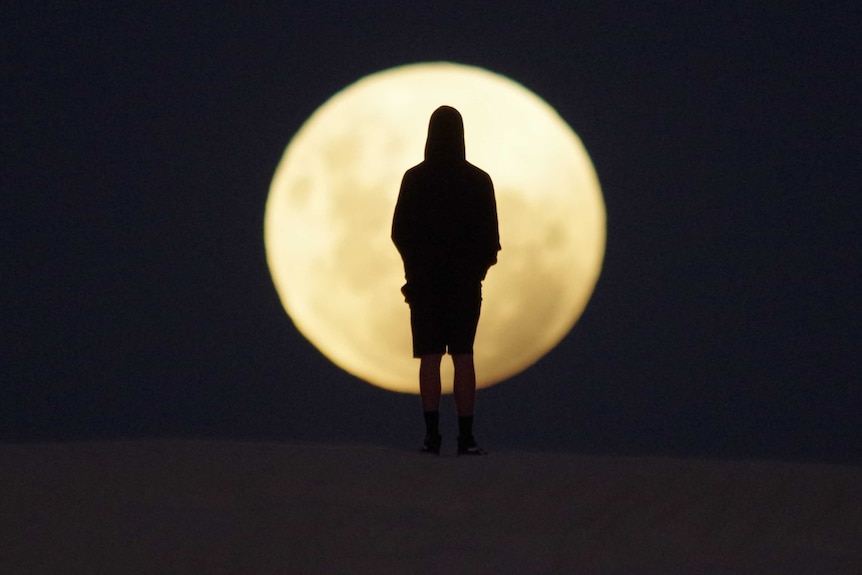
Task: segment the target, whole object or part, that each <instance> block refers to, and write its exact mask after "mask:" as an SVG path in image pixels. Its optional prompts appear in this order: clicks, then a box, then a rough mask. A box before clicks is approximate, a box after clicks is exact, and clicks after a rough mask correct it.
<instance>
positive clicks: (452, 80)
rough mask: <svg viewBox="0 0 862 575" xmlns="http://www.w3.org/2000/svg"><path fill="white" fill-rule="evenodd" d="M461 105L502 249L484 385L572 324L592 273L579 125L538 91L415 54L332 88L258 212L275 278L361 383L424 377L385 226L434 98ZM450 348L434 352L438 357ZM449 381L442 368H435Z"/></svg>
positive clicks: (487, 301) (488, 289)
mask: <svg viewBox="0 0 862 575" xmlns="http://www.w3.org/2000/svg"><path fill="white" fill-rule="evenodd" d="M442 104H447V105H450V106H454V107H455V108H457V109H458V110H459V111H460V112H461V115H462V116H463V118H464V130H465V139H466V145H467V160H468V161H469V162H471V163H473V164H475V165H477V166H479V167H480V168H482V169H483V170H485V171H486V172H488V173H489V174H490V175H491V179H492V180H493V181H494V186H495V190H496V195H497V211H498V216H499V221H500V243H501V244H502V246H503V249H502V251H501V252H500V253H499V263H498V264H497V265H496V266H494V267H492V268H491V269H490V271H489V272H488V276H487V278H486V280H485V283H484V290H483V295H484V301H483V307H482V316H481V318H480V320H479V329H478V333H477V335H476V344H475V360H476V372H477V378H478V386H479V387H487V386H489V385H492V384H494V383H496V382H499V381H501V380H503V379H505V378H507V377H510V376H512V375H514V374H516V373H518V372H520V371H522V370H524V369H526V368H527V367H529V366H530V365H532V364H533V363H534V362H536V361H537V360H539V359H540V358H541V357H542V356H543V355H545V354H546V353H547V352H548V351H550V350H551V349H552V348H553V347H554V346H555V345H556V344H557V343H559V341H560V340H561V339H562V338H563V337H564V336H565V335H566V334H567V333H568V332H569V330H570V329H571V328H572V326H573V325H574V323H575V322H576V321H577V319H578V317H580V315H581V313H582V312H583V310H584V307H585V306H586V304H587V301H588V300H589V298H590V295H591V294H592V291H593V288H594V287H595V283H596V280H597V279H598V276H599V271H600V269H601V264H602V258H603V256H604V247H605V208H604V202H603V199H602V194H601V190H600V188H599V183H598V179H597V177H596V174H595V171H594V169H593V165H592V163H591V162H590V159H589V156H588V155H587V153H586V151H585V149H584V147H583V145H582V144H581V141H580V139H578V137H577V136H576V135H575V134H574V132H572V130H571V128H569V126H568V125H567V124H566V122H565V121H564V120H563V119H562V118H560V116H559V115H558V114H557V113H556V112H555V111H554V110H553V108H551V107H550V106H549V105H548V104H547V103H545V102H544V101H543V100H542V99H540V98H539V97H538V96H536V95H535V94H533V93H532V92H530V91H529V90H527V89H526V88H524V87H523V86H521V85H520V84H517V83H515V82H513V81H512V80H509V79H508V78H505V77H503V76H500V75H497V74H494V73H491V72H488V71H487V70H483V69H481V68H475V67H469V66H463V65H457V64H449V63H433V64H415V65H409V66H402V67H398V68H392V69H389V70H385V71H383V72H379V73H376V74H372V75H370V76H367V77H365V78H363V79H361V80H359V81H358V82H356V83H354V84H352V85H350V86H348V87H347V88H345V89H344V90H342V91H341V92H339V93H337V94H336V95H335V96H333V97H332V98H330V99H329V100H328V101H327V102H326V103H324V104H323V105H322V106H321V107H320V108H318V109H317V110H316V111H315V112H314V113H313V114H312V115H311V117H309V118H308V120H307V121H306V122H305V124H304V125H303V126H302V128H301V129H300V130H299V132H297V134H296V135H295V137H294V138H293V139H292V140H291V142H290V145H289V146H288V148H287V150H286V151H285V153H284V156H283V158H282V159H281V162H280V163H279V165H278V168H277V169H276V172H275V177H274V178H273V181H272V186H271V188H270V192H269V198H268V201H267V205H266V214H265V221H264V241H265V244H266V255H267V261H268V263H269V268H270V271H271V273H272V278H273V282H274V284H275V287H276V290H277V291H278V294H279V296H280V298H281V301H282V304H283V305H284V307H285V309H286V310H287V313H288V314H289V315H290V317H291V318H292V319H293V321H294V323H295V325H296V327H297V328H298V329H299V331H300V332H302V334H303V335H304V336H305V337H307V338H308V339H309V340H310V341H311V343H313V344H314V345H315V347H317V348H318V349H319V350H320V351H321V352H322V353H323V354H324V355H326V356H327V357H328V358H329V359H331V360H332V361H333V362H334V363H335V364H337V365H338V366H340V367H341V368H343V369H345V370H346V371H348V372H350V373H352V374H354V375H356V376H357V377H359V378H361V379H363V380H365V381H368V382H369V383H372V384H375V385H378V386H380V387H383V388H386V389H390V390H393V391H400V392H410V393H418V391H419V385H418V375H417V374H418V364H419V362H418V360H416V359H413V357H412V352H411V338H410V321H409V309H408V307H407V304H405V303H404V299H403V297H402V295H401V293H400V291H399V288H400V287H401V285H402V284H403V283H404V270H403V268H402V264H401V259H400V257H399V255H398V252H397V250H396V249H395V246H394V245H393V244H392V242H391V240H390V238H389V233H390V226H391V222H392V213H393V210H394V208H395V200H396V199H397V196H398V188H399V185H400V183H401V177H402V175H403V174H404V171H405V170H407V169H408V168H410V167H412V166H414V165H415V164H417V163H419V162H421V161H422V159H423V151H424V145H425V136H426V133H427V127H428V119H429V117H430V116H431V112H433V111H434V109H436V108H437V107H438V106H440V105H442ZM446 366H449V362H447V361H444V367H446ZM443 389H444V391H445V392H447V393H448V392H451V389H452V380H451V370H450V371H449V372H448V373H447V372H446V371H444V373H443Z"/></svg>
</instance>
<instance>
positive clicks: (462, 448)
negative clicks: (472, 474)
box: [458, 436, 488, 455]
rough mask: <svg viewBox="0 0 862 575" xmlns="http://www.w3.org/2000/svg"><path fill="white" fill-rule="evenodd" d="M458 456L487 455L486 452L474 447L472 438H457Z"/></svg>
mask: <svg viewBox="0 0 862 575" xmlns="http://www.w3.org/2000/svg"><path fill="white" fill-rule="evenodd" d="M458 455H488V452H487V451H485V450H484V449H482V448H481V447H479V446H478V445H476V440H475V439H473V436H470V437H459V438H458Z"/></svg>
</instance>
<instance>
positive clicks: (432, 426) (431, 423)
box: [422, 411, 440, 436]
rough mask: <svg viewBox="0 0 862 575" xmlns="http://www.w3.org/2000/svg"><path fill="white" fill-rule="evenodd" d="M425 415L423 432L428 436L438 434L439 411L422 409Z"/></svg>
mask: <svg viewBox="0 0 862 575" xmlns="http://www.w3.org/2000/svg"><path fill="white" fill-rule="evenodd" d="M422 415H424V416H425V434H426V435H430V436H436V435H440V412H439V411H423V412H422Z"/></svg>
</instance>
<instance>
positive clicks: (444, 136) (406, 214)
mask: <svg viewBox="0 0 862 575" xmlns="http://www.w3.org/2000/svg"><path fill="white" fill-rule="evenodd" d="M450 111H451V112H450ZM392 239H393V241H394V242H395V245H396V247H397V248H398V250H399V251H400V252H401V256H402V258H403V260H404V266H405V275H406V279H407V286H406V287H407V291H412V290H417V289H424V288H426V287H427V288H430V287H435V288H438V289H439V288H444V287H445V286H450V285H452V286H456V285H463V284H468V283H475V282H481V281H482V279H483V278H484V277H485V273H486V271H487V270H488V268H489V267H490V266H491V265H493V264H494V262H495V261H496V257H497V250H499V249H500V246H499V235H498V231H497V212H496V202H495V199H494V187H493V184H492V183H491V178H490V177H489V176H488V174H486V173H485V172H484V171H482V170H481V169H479V168H477V167H476V166H474V165H473V164H470V163H469V162H467V160H466V158H465V151H464V131H463V125H462V124H461V118H460V115H459V114H458V112H457V111H455V110H454V109H453V108H448V107H443V108H440V109H438V111H437V112H435V115H434V116H432V120H431V122H430V123H429V130H428V142H427V144H426V147H425V161H424V162H422V163H420V164H419V165H417V166H414V167H413V168H411V169H409V170H408V171H407V172H406V173H405V174H404V179H403V180H402V184H401V191H400V193H399V197H398V204H397V206H396V210H395V217H394V219H393V225H392Z"/></svg>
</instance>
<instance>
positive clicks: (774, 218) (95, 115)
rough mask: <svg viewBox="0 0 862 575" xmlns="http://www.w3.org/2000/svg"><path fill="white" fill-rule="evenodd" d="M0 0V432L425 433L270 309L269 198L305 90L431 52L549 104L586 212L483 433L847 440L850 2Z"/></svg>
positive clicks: (501, 437) (860, 436)
mask: <svg viewBox="0 0 862 575" xmlns="http://www.w3.org/2000/svg"><path fill="white" fill-rule="evenodd" d="M17 4H19V6H15V7H7V8H5V9H4V11H5V12H6V15H5V16H4V19H3V24H2V28H3V29H2V34H0V43H2V56H0V57H2V82H0V84H2V86H0V94H2V109H1V110H2V118H0V119H1V120H2V138H3V161H2V172H0V173H2V180H0V183H2V189H3V200H4V201H3V209H2V212H0V213H2V220H0V224H2V231H0V234H2V240H3V252H2V253H3V260H2V276H0V277H2V280H0V286H2V291H0V297H2V300H0V301H2V338H3V339H2V352H0V357H2V360H0V378H2V379H0V439H2V440H5V441H45V440H68V439H92V438H108V439H110V438H135V437H208V438H216V439H253V440H275V441H302V442H337V443H348V444H350V443H369V444H380V445H393V446H399V447H404V448H405V449H406V448H409V449H413V448H414V447H416V446H418V441H419V440H420V439H421V435H422V433H423V428H422V422H421V415H420V408H419V400H418V398H417V397H416V396H412V395H399V394H394V393H391V392H387V391H383V390H380V389H377V388H375V387H372V386H370V385H367V384H365V383H363V382H362V381H360V380H358V379H356V378H355V377H353V376H351V375H349V374H347V373H345V372H343V371H342V370H340V369H339V368H337V367H336V366H334V365H333V364H331V363H330V362H329V361H328V360H327V359H326V358H324V357H323V356H322V355H321V354H320V353H319V352H317V351H316V350H315V348H314V347H313V346H312V345H311V344H310V343H308V342H307V341H306V340H305V339H304V338H303V336H302V335H300V334H299V332H298V331H297V330H296V328H295V327H294V326H293V324H292V323H291V321H290V319H289V318H288V317H287V315H286V314H285V312H284V311H283V309H282V307H281V305H280V303H279V300H278V297H277V294H276V292H275V289H274V287H273V285H272V281H271V279H270V276H269V270H268V268H267V265H266V261H265V253H264V247H263V228H262V226H263V210H264V205H265V201H266V196H267V193H268V188H269V183H270V180H271V178H272V175H273V172H274V170H275V167H276V165H277V163H278V161H279V159H280V157H281V155H282V153H283V151H284V148H285V146H286V145H287V143H288V141H289V140H290V138H291V137H292V135H293V134H294V133H295V132H296V130H297V129H298V128H299V127H300V125H301V124H302V122H303V121H304V120H305V119H306V118H307V117H308V116H309V115H310V114H311V113H312V112H313V111H314V110H315V109H316V108H317V107H318V106H320V105H321V104H322V103H323V102H324V101H325V100H326V99H327V98H329V97H330V96H331V95H333V94H334V93H335V92H337V91H338V90H340V89H341V88H343V87H345V86H346V85H348V84H350V83H352V82H353V81H355V80H357V79H359V78H361V77H363V76H365V75H367V74H370V73H373V72H376V71H379V70H383V69H386V68H389V67H392V66H396V65H400V64H407V63H414V62H421V61H438V60H446V61H453V62H459V63H463V64H470V65H475V66H481V67H484V68H487V69H489V70H491V71H494V72H498V73H501V74H504V75H506V76H508V77H510V78H512V79H514V80H516V81H518V82H520V83H522V84H523V85H524V86H526V87H527V88H529V89H530V90H532V91H534V92H536V93H537V94H538V95H540V96H541V97H542V98H544V99H545V100H546V101H547V102H548V103H550V104H551V105H552V106H554V107H555V108H556V109H557V111H558V112H559V113H560V115H561V116H562V117H563V118H564V119H565V120H566V121H567V122H568V123H569V124H570V125H571V126H572V128H573V129H574V130H575V131H576V132H577V133H578V135H579V136H580V137H581V139H582V141H583V142H584V145H585V146H586V148H587V150H588V151H589V153H590V155H591V157H592V160H593V162H594V164H595V167H596V170H597V172H598V175H599V179H600V181H601V184H602V189H603V193H604V196H605V202H606V205H607V214H608V240H607V252H606V256H605V262H604V267H603V270H602V274H601V277H600V279H599V282H598V285H597V287H596V291H595V294H594V296H593V299H592V300H591V301H590V304H589V305H588V307H587V310H586V312H585V314H584V315H583V317H582V318H581V320H580V321H579V322H578V324H577V325H576V326H575V328H574V329H573V331H572V332H571V333H570V334H569V335H568V337H566V339H564V340H563V342H562V343H561V344H560V345H559V346H558V347H557V348H556V349H555V350H554V351H552V352H551V353H550V354H549V355H547V356H546V357H545V358H543V359H542V360H540V361H539V362H538V363H537V364H536V365H534V366H533V367H531V368H530V369H528V370H527V371H525V372H523V373H521V374H519V375H517V376H515V377H513V378H511V379H510V380H508V381H506V382H504V383H502V384H500V385H497V386H495V387H493V388H491V389H489V390H485V391H481V392H480V394H479V398H478V406H477V423H476V434H477V437H478V438H479V440H480V442H482V443H483V445H485V446H487V447H488V448H489V449H491V450H494V449H497V450H500V449H516V448H517V449H535V450H560V451H569V452H578V453H599V454H632V455H673V456H686V457H722V458H724V457H727V458H752V457H757V458H781V459H797V460H825V461H839V462H848V461H849V462H855V463H858V462H860V461H862V423H860V415H859V413H860V408H862V392H860V385H859V384H860V373H862V370H860V359H859V357H860V355H862V353H860V352H862V345H860V343H862V306H860V303H862V298H860V296H859V294H858V292H859V284H860V279H862V265H860V253H862V240H860V237H862V230H860V229H859V227H860V226H859V224H860V221H862V199H860V193H859V192H860V188H862V186H860V184H862V175H860V169H859V165H860V158H862V130H860V128H862V122H860V117H862V113H860V106H859V103H860V94H862V83H860V80H859V76H860V74H859V68H858V66H859V62H862V50H860V44H862V43H860V41H859V39H858V38H859V30H860V29H862V18H860V10H859V8H858V6H856V4H855V3H851V2H833V3H827V6H828V7H827V8H822V7H817V5H816V4H818V3H799V4H798V5H796V6H794V5H793V4H794V3H786V4H784V5H783V7H782V8H780V9H770V8H767V7H755V6H750V5H745V4H750V3H745V4H744V3H739V4H738V5H737V3H724V2H722V3H709V4H708V5H707V4H706V3H703V4H698V5H697V7H696V8H683V7H682V6H686V5H685V4H679V5H677V6H675V7H662V6H642V5H640V3H631V6H635V5H637V7H636V8H634V7H628V8H623V7H618V6H614V3H608V2H602V3H597V5H596V6H595V7H593V8H583V9H582V8H580V6H581V4H582V3H578V6H579V7H578V8H560V7H551V6H552V5H555V4H558V3H548V6H547V7H544V6H543V5H542V3H526V2H493V3H491V2H488V3H463V2H459V3H437V2H434V3H432V2H403V3H402V2H392V3H383V2H381V3H366V2H349V3H348V2H344V3H327V2H285V3H278V4H283V6H280V7H278V8H272V9H263V8H248V7H239V6H240V5H237V6H235V7H233V8H230V9H226V8H222V9H213V8H211V7H210V8H195V7H193V6H192V5H191V4H190V3H179V4H178V5H173V4H164V3H162V4H160V5H158V6H157V5H156V3H140V5H135V6H132V7H130V6H120V5H119V4H117V5H114V4H109V3H105V4H104V5H103V6H101V7H98V8H97V7H93V6H92V5H91V6H90V7H88V8H69V7H62V4H63V3H36V2H33V3H17ZM121 4H123V3H121ZM390 4H391V5H390ZM528 4H529V5H528ZM559 4H560V5H562V3H559ZM767 4H768V3H767ZM743 6H744V7H743ZM468 153H469V152H468ZM408 167H409V166H404V168H405V169H406V168H408ZM491 176H492V177H493V174H491ZM393 207H394V206H393ZM502 244H503V249H504V251H503V252H502V253H501V256H500V257H501V258H502V257H505V245H506V238H502ZM393 249H394V248H393ZM490 279H491V277H490V276H489V281H490ZM399 287H400V286H398V285H395V286H393V289H398V288H399ZM417 363H418V362H417ZM417 369H418V365H417ZM443 408H444V412H445V413H444V423H443V424H444V429H443V432H444V435H449V436H453V435H454V431H451V432H450V431H449V430H448V428H447V427H445V426H450V427H451V426H452V420H453V419H454V418H453V417H451V415H450V413H449V412H451V411H453V410H454V407H453V406H452V403H451V398H448V397H447V398H446V399H445V401H444V405H443ZM446 417H449V419H446Z"/></svg>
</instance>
